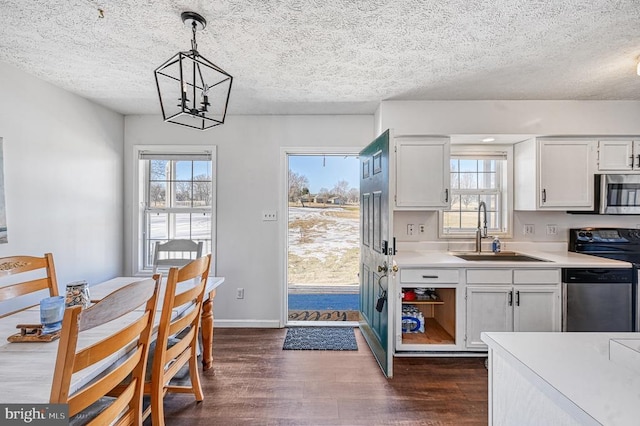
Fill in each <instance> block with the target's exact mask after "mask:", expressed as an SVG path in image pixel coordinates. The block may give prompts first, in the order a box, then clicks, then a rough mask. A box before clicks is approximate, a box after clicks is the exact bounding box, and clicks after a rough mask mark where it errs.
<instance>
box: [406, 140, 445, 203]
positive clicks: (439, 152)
mask: <svg viewBox="0 0 640 426" xmlns="http://www.w3.org/2000/svg"><path fill="white" fill-rule="evenodd" d="M450 180H451V177H450V176H449V140H448V139H428V140H417V139H416V140H412V139H406V140H402V139H396V206H397V207H414V208H416V207H417V208H420V209H424V210H431V209H440V208H448V207H449V204H450V202H451V201H450V200H451V196H450V194H449V186H450V185H449V183H450Z"/></svg>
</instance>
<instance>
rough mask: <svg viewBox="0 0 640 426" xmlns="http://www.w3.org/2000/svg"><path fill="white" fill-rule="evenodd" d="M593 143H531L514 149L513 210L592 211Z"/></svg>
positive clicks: (528, 142) (533, 141)
mask: <svg viewBox="0 0 640 426" xmlns="http://www.w3.org/2000/svg"><path fill="white" fill-rule="evenodd" d="M594 150H595V140H590V139H584V140H576V139H530V140H527V141H524V142H520V143H517V144H515V146H514V162H515V164H514V192H515V200H514V208H515V209H516V210H591V209H593V175H594V154H593V153H594Z"/></svg>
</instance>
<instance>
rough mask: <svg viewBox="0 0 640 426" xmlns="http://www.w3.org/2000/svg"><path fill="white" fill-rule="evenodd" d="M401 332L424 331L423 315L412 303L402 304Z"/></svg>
mask: <svg viewBox="0 0 640 426" xmlns="http://www.w3.org/2000/svg"><path fill="white" fill-rule="evenodd" d="M402 332H403V333H424V315H423V314H422V312H421V311H420V310H419V309H418V308H417V307H416V306H414V305H403V306H402Z"/></svg>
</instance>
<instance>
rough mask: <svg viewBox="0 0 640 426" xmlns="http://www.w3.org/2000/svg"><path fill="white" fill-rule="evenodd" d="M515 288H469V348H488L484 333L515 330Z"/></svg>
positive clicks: (467, 341)
mask: <svg viewBox="0 0 640 426" xmlns="http://www.w3.org/2000/svg"><path fill="white" fill-rule="evenodd" d="M512 289H513V287H511V286H475V285H472V286H467V328H466V346H467V348H486V347H487V346H486V345H485V344H484V342H482V340H480V333H482V332H483V331H512V330H513V306H512V303H513V292H512Z"/></svg>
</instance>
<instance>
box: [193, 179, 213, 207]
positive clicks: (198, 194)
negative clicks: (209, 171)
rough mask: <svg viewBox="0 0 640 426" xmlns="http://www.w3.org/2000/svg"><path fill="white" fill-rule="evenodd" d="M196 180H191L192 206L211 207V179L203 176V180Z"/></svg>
mask: <svg viewBox="0 0 640 426" xmlns="http://www.w3.org/2000/svg"><path fill="white" fill-rule="evenodd" d="M195 179H196V180H195V181H194V182H193V206H194V207H211V200H212V193H211V181H210V180H205V179H207V178H206V177H205V176H203V180H198V179H199V177H198V176H196V178H195Z"/></svg>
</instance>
